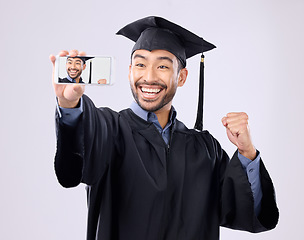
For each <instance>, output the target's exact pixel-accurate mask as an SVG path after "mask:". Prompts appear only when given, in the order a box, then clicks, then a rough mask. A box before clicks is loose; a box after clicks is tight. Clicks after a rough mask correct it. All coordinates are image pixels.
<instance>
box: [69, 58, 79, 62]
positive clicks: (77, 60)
mask: <svg viewBox="0 0 304 240" xmlns="http://www.w3.org/2000/svg"><path fill="white" fill-rule="evenodd" d="M72 59H74V58H68V59H67V62H68V61H73V60H72ZM81 61H82V60H81V59H76V60H75V62H81Z"/></svg>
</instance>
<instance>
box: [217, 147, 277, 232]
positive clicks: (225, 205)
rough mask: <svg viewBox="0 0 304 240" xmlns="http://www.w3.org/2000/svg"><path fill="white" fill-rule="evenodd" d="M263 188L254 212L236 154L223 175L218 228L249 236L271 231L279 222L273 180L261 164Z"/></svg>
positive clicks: (250, 191) (244, 175) (249, 190)
mask: <svg viewBox="0 0 304 240" xmlns="http://www.w3.org/2000/svg"><path fill="white" fill-rule="evenodd" d="M260 179H261V187H262V194H263V197H262V201H261V210H260V213H259V215H258V216H257V215H256V214H255V211H254V198H253V193H252V190H251V187H250V183H249V181H248V177H247V175H246V173H245V172H244V170H243V168H242V165H241V162H240V160H239V159H238V154H237V152H236V153H235V154H234V155H233V157H232V159H231V160H230V162H229V164H228V166H227V169H226V171H225V175H224V180H223V186H222V196H221V225H222V226H225V227H228V228H232V229H237V230H244V231H249V232H253V233H256V232H262V231H267V230H270V229H273V228H274V227H275V226H276V225H277V222H278V218H279V211H278V208H277V205H276V200H275V192H274V186H273V183H272V180H271V178H270V176H269V174H268V172H267V170H266V168H265V166H264V164H263V162H262V159H261V160H260Z"/></svg>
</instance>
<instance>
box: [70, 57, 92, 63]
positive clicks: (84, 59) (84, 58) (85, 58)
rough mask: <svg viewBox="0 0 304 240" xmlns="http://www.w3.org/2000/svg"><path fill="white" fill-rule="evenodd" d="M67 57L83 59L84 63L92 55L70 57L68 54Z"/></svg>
mask: <svg viewBox="0 0 304 240" xmlns="http://www.w3.org/2000/svg"><path fill="white" fill-rule="evenodd" d="M69 58H80V59H81V60H82V61H83V64H85V63H86V61H88V60H89V59H92V58H94V57H87V56H76V57H70V56H67V59H69Z"/></svg>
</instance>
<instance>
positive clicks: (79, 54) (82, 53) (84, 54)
mask: <svg viewBox="0 0 304 240" xmlns="http://www.w3.org/2000/svg"><path fill="white" fill-rule="evenodd" d="M86 55H87V54H86V53H85V52H83V51H81V52H79V53H78V56H86Z"/></svg>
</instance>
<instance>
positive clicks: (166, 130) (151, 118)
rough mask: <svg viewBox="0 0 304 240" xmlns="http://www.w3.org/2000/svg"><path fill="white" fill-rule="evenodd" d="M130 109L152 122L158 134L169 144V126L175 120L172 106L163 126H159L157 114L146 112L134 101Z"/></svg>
mask: <svg viewBox="0 0 304 240" xmlns="http://www.w3.org/2000/svg"><path fill="white" fill-rule="evenodd" d="M130 109H131V110H132V111H133V112H134V113H135V114H136V115H137V116H139V117H140V118H142V119H143V120H145V121H147V122H151V123H153V124H154V126H155V127H156V128H157V130H158V131H159V133H160V135H161V136H162V138H163V139H164V141H165V142H166V144H169V142H170V135H171V126H172V124H173V123H174V122H175V119H176V114H177V113H176V110H175V109H174V107H173V106H172V109H171V111H170V115H169V121H168V123H167V124H166V126H165V127H164V128H162V127H161V125H160V123H159V122H158V119H157V116H156V114H155V113H153V112H147V111H145V110H143V109H142V108H141V107H140V106H139V105H138V104H137V103H136V102H133V103H132V104H131V106H130Z"/></svg>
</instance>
